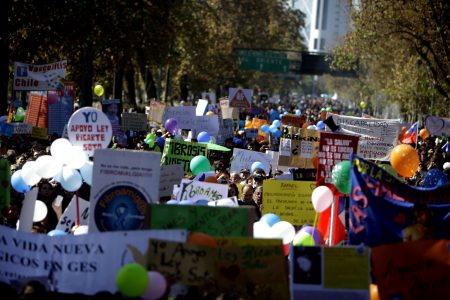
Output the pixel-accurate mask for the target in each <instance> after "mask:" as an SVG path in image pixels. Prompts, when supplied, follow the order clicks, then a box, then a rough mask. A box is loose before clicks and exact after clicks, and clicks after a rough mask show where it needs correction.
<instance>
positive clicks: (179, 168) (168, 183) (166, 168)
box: [159, 164, 184, 199]
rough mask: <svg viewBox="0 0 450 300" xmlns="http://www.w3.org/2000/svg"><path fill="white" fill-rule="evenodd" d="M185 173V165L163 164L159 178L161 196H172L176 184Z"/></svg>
mask: <svg viewBox="0 0 450 300" xmlns="http://www.w3.org/2000/svg"><path fill="white" fill-rule="evenodd" d="M183 175H184V171H183V165H180V164H178V165H162V166H161V177H160V179H159V198H160V199H161V197H169V196H171V195H172V188H173V186H174V184H178V183H179V182H180V178H182V177H183Z"/></svg>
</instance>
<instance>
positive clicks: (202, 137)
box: [197, 131, 211, 143]
mask: <svg viewBox="0 0 450 300" xmlns="http://www.w3.org/2000/svg"><path fill="white" fill-rule="evenodd" d="M210 140H211V136H210V135H209V133H207V132H206V131H201V132H200V133H199V134H197V141H199V142H200V143H209V141H210Z"/></svg>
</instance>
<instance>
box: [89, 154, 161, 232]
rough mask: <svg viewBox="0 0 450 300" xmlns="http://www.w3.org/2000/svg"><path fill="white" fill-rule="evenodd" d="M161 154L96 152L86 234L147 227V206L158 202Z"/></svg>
mask: <svg viewBox="0 0 450 300" xmlns="http://www.w3.org/2000/svg"><path fill="white" fill-rule="evenodd" d="M160 160H161V153H159V152H153V151H133V150H120V151H118V150H113V149H101V150H96V151H95V155H94V161H95V163H94V170H93V175H92V187H91V197H90V208H89V212H90V214H89V232H97V231H101V232H104V231H117V230H138V229H147V228H148V227H149V216H148V206H149V204H150V203H157V202H158V201H159V178H160V172H161V168H160V165H159V162H160Z"/></svg>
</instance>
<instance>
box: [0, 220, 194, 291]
mask: <svg viewBox="0 0 450 300" xmlns="http://www.w3.org/2000/svg"><path fill="white" fill-rule="evenodd" d="M186 237H187V232H186V231H185V230H140V231H122V232H107V233H90V234H84V235H76V236H74V235H67V236H58V237H51V236H48V235H46V234H36V233H24V232H20V231H16V230H14V229H11V228H8V227H4V226H0V281H4V282H9V281H12V280H16V279H21V278H25V277H52V278H53V283H52V285H53V286H54V288H55V289H56V290H58V291H59V292H63V293H83V294H86V295H93V294H95V293H97V292H100V291H109V292H111V293H115V292H117V287H116V276H117V272H118V271H119V270H120V268H121V267H122V266H123V265H125V264H128V263H132V262H138V263H141V264H144V266H145V264H146V259H145V258H146V253H147V251H148V245H149V240H150V239H158V240H160V239H163V240H166V241H177V242H185V241H186ZM49 275H52V276H49Z"/></svg>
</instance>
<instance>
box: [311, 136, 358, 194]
mask: <svg viewBox="0 0 450 300" xmlns="http://www.w3.org/2000/svg"><path fill="white" fill-rule="evenodd" d="M358 139H359V137H358V136H355V135H348V134H338V133H331V132H320V143H319V163H318V168H317V178H316V180H317V186H319V185H328V187H330V188H332V189H334V186H333V184H332V182H333V181H332V179H331V172H332V171H333V167H334V166H335V165H336V164H337V163H339V162H341V161H345V160H350V155H351V154H352V153H356V151H357V149H358Z"/></svg>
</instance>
